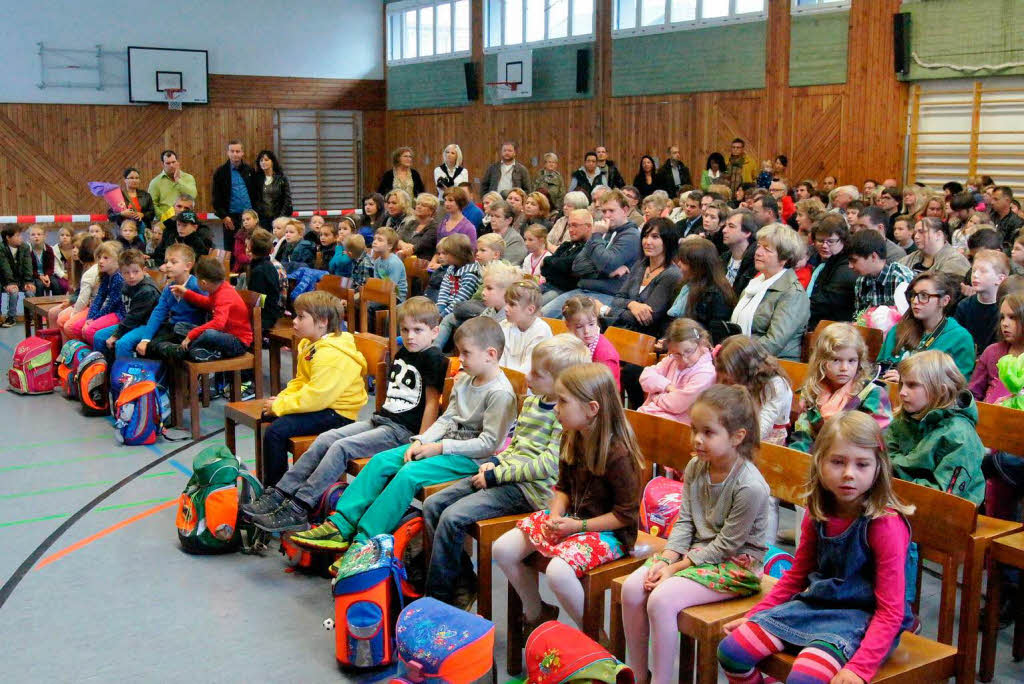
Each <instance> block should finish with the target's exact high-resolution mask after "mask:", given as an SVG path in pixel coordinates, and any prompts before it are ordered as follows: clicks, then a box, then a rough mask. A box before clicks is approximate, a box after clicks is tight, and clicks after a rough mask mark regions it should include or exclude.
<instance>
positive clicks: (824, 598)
mask: <svg viewBox="0 0 1024 684" xmlns="http://www.w3.org/2000/svg"><path fill="white" fill-rule="evenodd" d="M814 447H815V448H814V464H813V466H812V469H811V474H810V483H809V487H808V490H809V494H808V497H807V514H808V515H807V517H806V518H805V519H804V522H803V536H802V537H801V539H800V546H799V547H798V548H797V552H796V560H795V562H794V563H793V567H792V569H790V571H789V572H787V573H786V574H785V575H784V576H783V578H782V579H781V580H779V581H778V583H776V584H775V586H774V587H773V588H772V590H771V591H770V592H768V594H767V595H766V596H765V597H764V599H762V600H761V601H760V603H758V604H757V605H756V606H754V607H753V608H751V609H750V611H749V612H748V613H747V615H746V616H745V617H743V618H739V619H737V620H734V621H732V622H730V623H728V624H727V625H725V631H726V633H727V635H728V636H727V637H726V638H725V640H724V641H722V643H721V645H720V646H719V649H718V660H719V662H720V663H721V664H722V669H723V670H724V671H725V675H726V677H727V678H728V680H729V681H730V682H733V683H742V684H748V683H759V682H761V681H762V676H761V673H760V672H758V670H757V663H759V662H760V661H761V660H763V659H765V658H766V657H768V656H769V655H771V654H773V653H778V652H780V651H782V650H784V649H789V648H793V649H796V650H797V651H798V655H797V657H796V660H795V661H794V663H793V668H792V670H791V672H790V676H789V678H788V679H787V681H788V682H792V683H794V684H819V683H820V684H829V683H831V684H862V683H863V682H868V681H871V679H872V678H873V677H874V676H875V674H876V673H877V672H878V669H879V667H880V666H881V665H882V663H883V662H884V661H885V659H886V658H887V657H888V655H889V653H891V652H892V650H893V649H894V648H895V647H896V645H897V644H898V643H899V637H900V634H901V633H902V632H903V630H905V629H907V628H908V627H909V626H910V625H911V623H912V621H913V614H912V613H911V610H910V605H909V604H908V603H907V600H906V597H905V585H906V570H905V567H906V560H907V549H908V547H909V545H910V526H909V524H908V522H907V520H906V518H905V517H904V516H905V515H908V514H910V513H912V512H913V506H908V505H905V504H903V503H902V502H900V501H899V500H898V499H897V498H896V496H895V494H894V493H893V490H892V474H891V473H892V466H891V464H890V463H889V457H888V454H887V452H886V449H885V442H884V441H883V440H882V432H881V430H880V429H879V427H878V423H877V422H876V421H875V420H874V419H872V418H871V416H869V415H867V414H865V413H861V412H860V411H847V412H844V413H838V414H836V415H835V416H833V417H831V418H829V419H828V420H827V421H826V422H825V424H824V426H822V428H821V432H820V433H819V434H818V439H817V440H816V442H815V445H814ZM880 578H885V579H884V581H879V580H880Z"/></svg>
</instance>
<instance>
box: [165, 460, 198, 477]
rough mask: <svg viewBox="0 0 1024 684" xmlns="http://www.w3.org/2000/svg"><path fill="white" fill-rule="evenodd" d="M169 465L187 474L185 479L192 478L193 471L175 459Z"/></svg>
mask: <svg viewBox="0 0 1024 684" xmlns="http://www.w3.org/2000/svg"><path fill="white" fill-rule="evenodd" d="M168 463H170V464H171V465H172V466H174V467H175V468H177V469H178V470H180V471H181V472H183V473H185V477H192V470H191V469H189V468H187V467H185V466H184V465H182V464H181V463H178V462H177V461H176V460H174V459H173V458H172V459H171V460H170V461H168Z"/></svg>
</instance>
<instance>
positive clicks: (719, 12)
mask: <svg viewBox="0 0 1024 684" xmlns="http://www.w3.org/2000/svg"><path fill="white" fill-rule="evenodd" d="M848 1H849V0H793V2H794V6H795V3H797V2H801V3H802V2H828V3H834V2H848ZM612 12H613V17H612V35H613V36H614V37H616V38H619V37H624V36H633V35H642V34H646V33H660V32H662V31H680V30H683V29H693V28H703V27H705V26H714V25H716V24H729V23H738V22H745V21H763V20H765V19H766V18H767V17H768V8H767V0H612Z"/></svg>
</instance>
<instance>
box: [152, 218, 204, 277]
mask: <svg viewBox="0 0 1024 684" xmlns="http://www.w3.org/2000/svg"><path fill="white" fill-rule="evenodd" d="M179 242H180V243H182V244H186V245H188V246H189V247H191V248H192V251H193V252H195V253H196V259H199V257H201V256H204V255H206V254H209V253H210V250H211V249H213V234H212V233H211V232H210V229H209V228H207V227H206V226H204V225H202V224H200V223H199V219H197V218H196V214H195V212H194V211H192V210H191V209H186V210H185V211H182V212H180V213H178V214H176V215H175V216H174V217H173V218H169V219H167V220H166V221H164V234H163V237H161V238H160V244H159V245H157V248H156V249H155V250H153V262H154V263H155V264H157V265H160V264H162V263H164V254H165V253H166V252H167V248H168V247H170V246H171V245H174V244H177V243H179Z"/></svg>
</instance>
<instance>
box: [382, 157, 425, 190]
mask: <svg viewBox="0 0 1024 684" xmlns="http://www.w3.org/2000/svg"><path fill="white" fill-rule="evenodd" d="M412 162H413V151H412V148H411V147H399V148H398V149H397V150H395V151H394V152H392V153H391V168H390V169H388V170H387V171H385V172H384V175H383V176H381V177H380V183H379V184H378V185H377V192H379V193H380V194H382V195H384V196H385V197H387V194H388V193H389V192H391V191H392V190H404V191H405V194H406V196H408V197H416V196H417V195H419V194H420V193H421V192H423V179H422V178H420V174H419V171H417V170H416V169H414V168H412Z"/></svg>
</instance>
